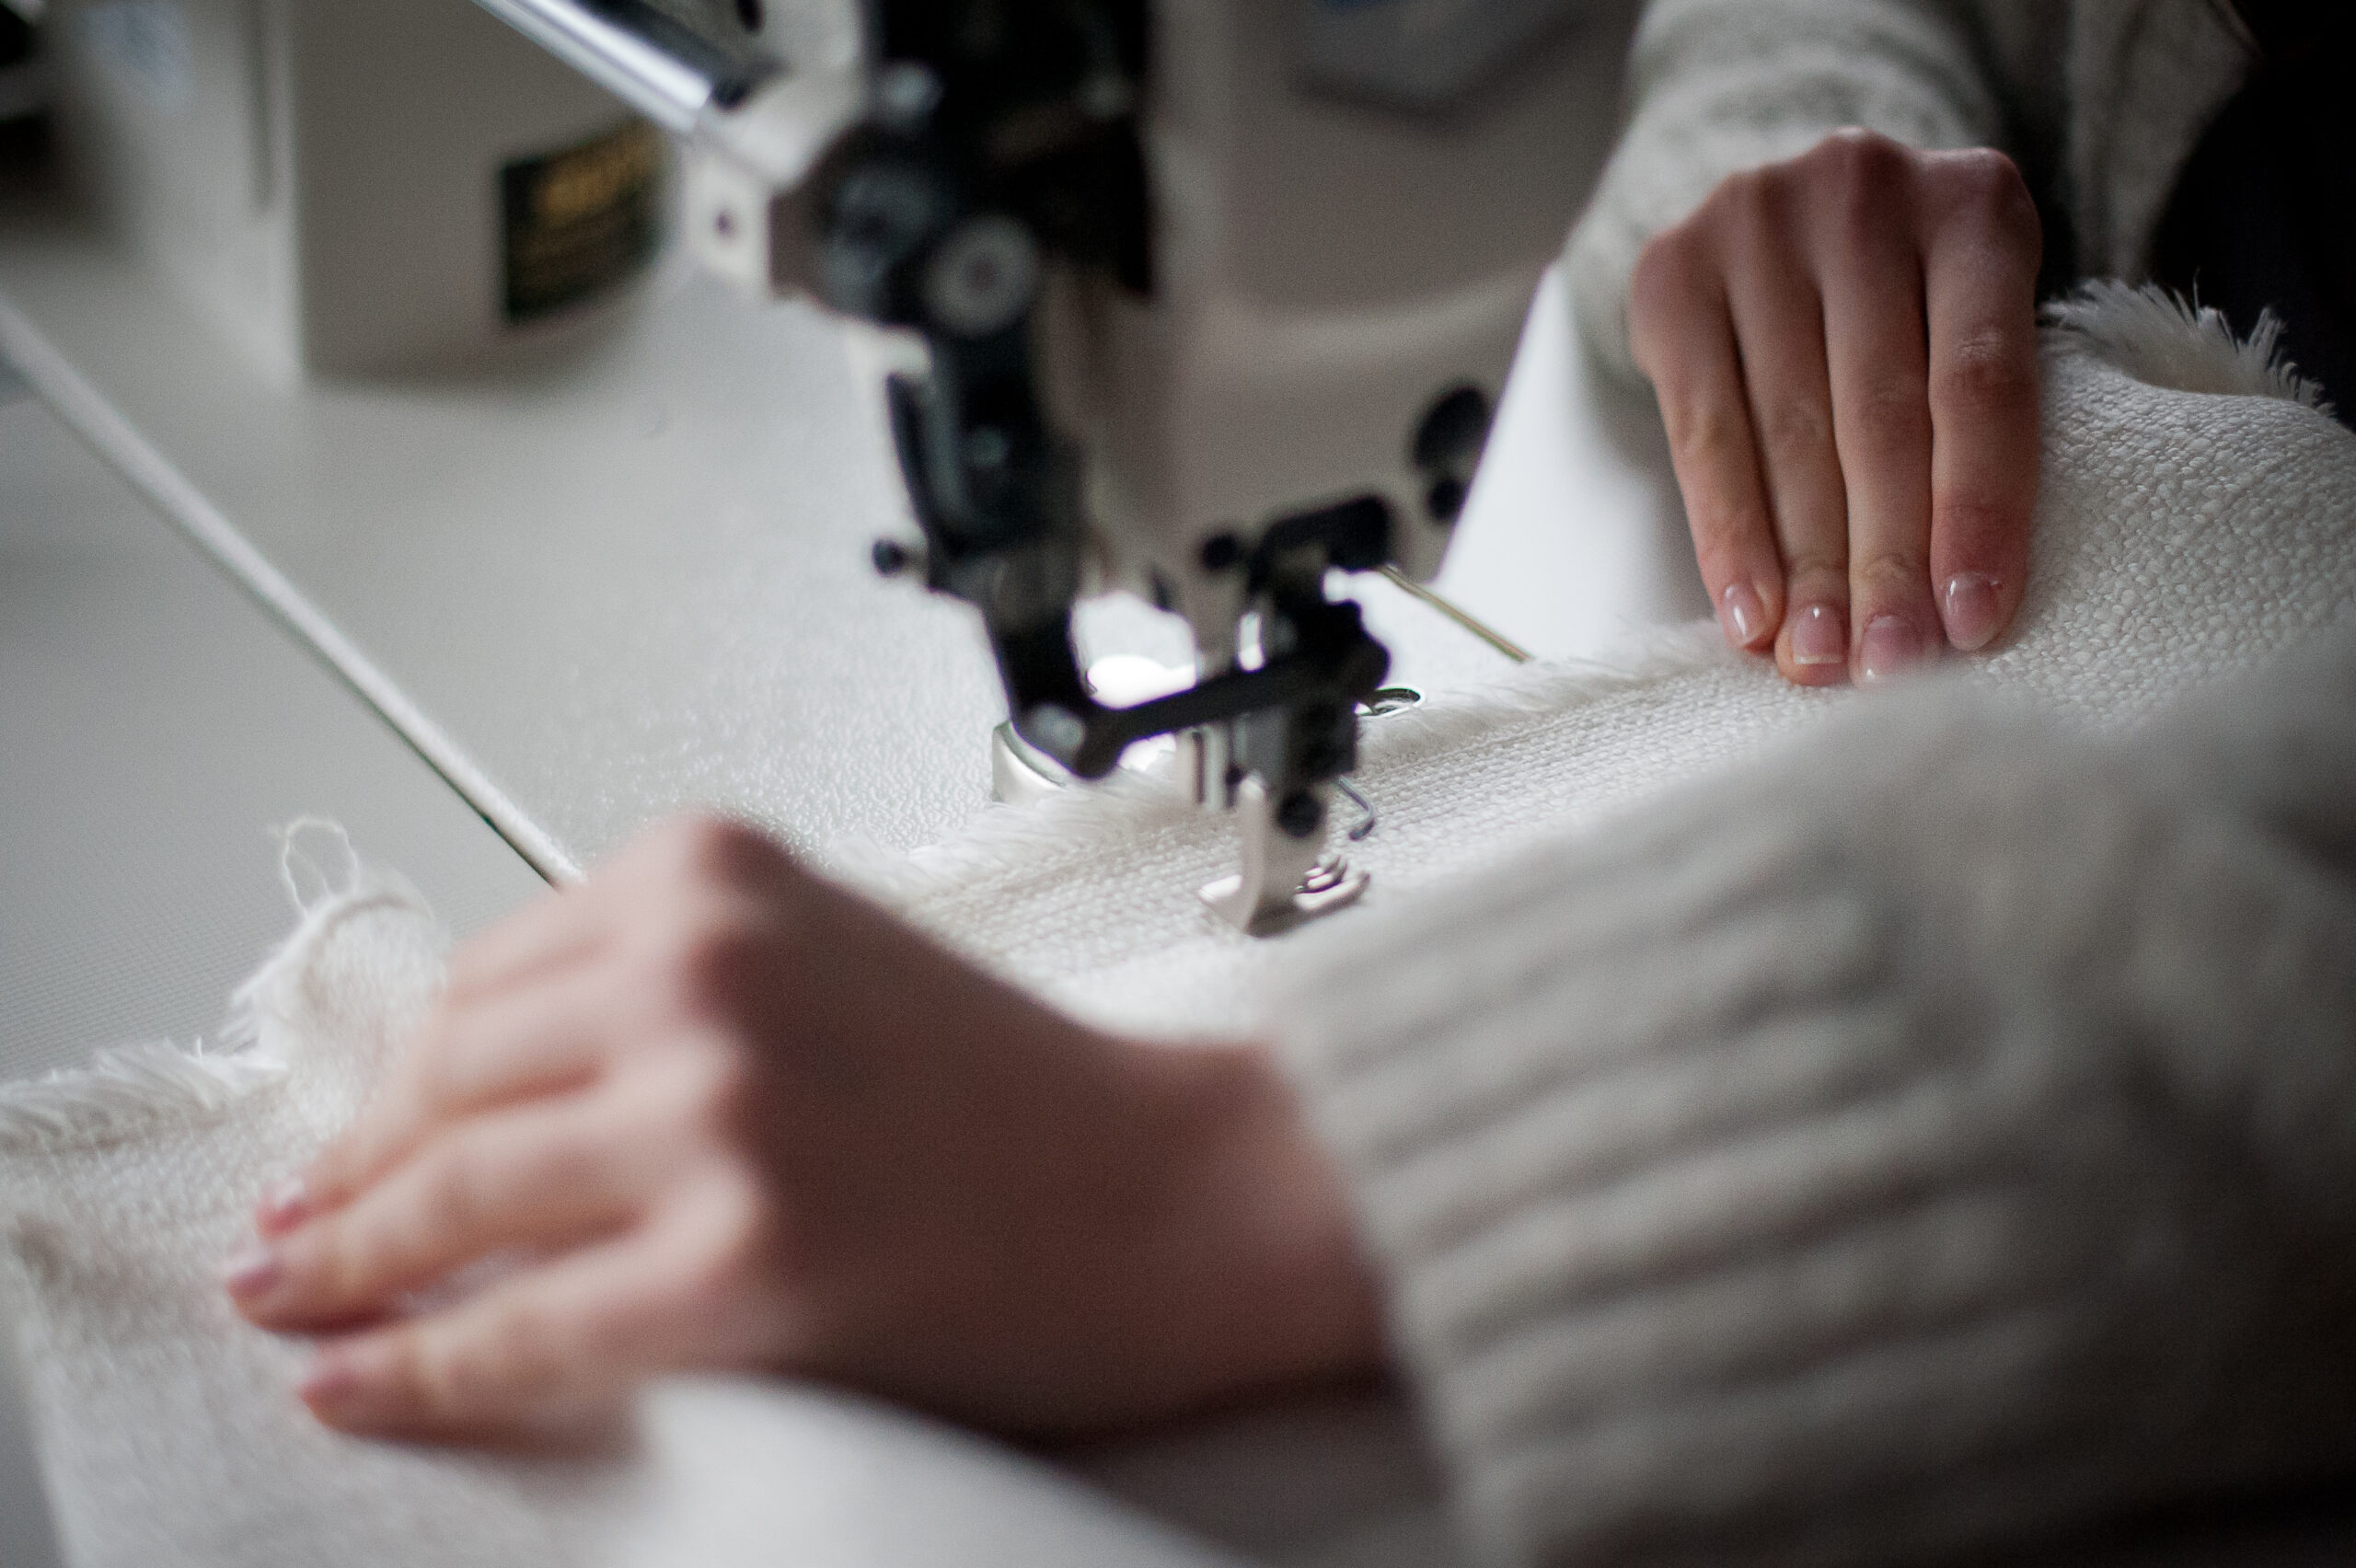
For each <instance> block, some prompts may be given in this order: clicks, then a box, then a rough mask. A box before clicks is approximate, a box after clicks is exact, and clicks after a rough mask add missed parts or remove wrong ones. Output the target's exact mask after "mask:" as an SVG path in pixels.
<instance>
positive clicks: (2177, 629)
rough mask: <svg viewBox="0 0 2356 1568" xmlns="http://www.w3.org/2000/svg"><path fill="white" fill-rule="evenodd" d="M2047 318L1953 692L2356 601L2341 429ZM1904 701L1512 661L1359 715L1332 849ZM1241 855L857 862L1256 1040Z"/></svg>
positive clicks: (1004, 944) (1690, 651) (1051, 812)
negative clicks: (2038, 372)
mask: <svg viewBox="0 0 2356 1568" xmlns="http://www.w3.org/2000/svg"><path fill="white" fill-rule="evenodd" d="M2053 314H2054V320H2055V325H2054V326H2052V327H2051V328H2050V329H2049V330H2048V332H2047V335H2046V339H2045V343H2044V349H2043V358H2044V378H2045V383H2044V384H2045V419H2044V426H2045V429H2044V449H2045V473H2044V484H2043V490H2042V491H2041V493H2040V497H2039V501H2038V519H2037V538H2036V546H2035V553H2034V559H2033V564H2032V567H2031V573H2030V582H2029V590H2028V596H2027V602H2026V603H2025V604H2024V605H2023V606H2022V610H2021V614H2020V617H2019V620H2018V622H2017V624H2016V625H2015V628H2014V630H2013V631H2012V632H2011V633H2010V634H2009V636H2008V637H2007V639H2006V640H2004V642H2003V643H2002V644H2001V645H2000V647H1999V648H1998V650H1997V651H1995V652H1993V653H1992V654H1989V655H1986V656H1983V657H1976V658H1969V659H1958V660H1956V661H1954V662H1953V664H1952V666H1951V667H1950V668H1949V669H1948V670H1947V671H1946V672H1944V673H1943V675H1942V677H1941V678H1944V679H1948V680H1959V681H1963V682H1968V683H1971V684H1974V685H1977V686H1982V687H1985V688H1987V689H1989V690H1991V691H1994V692H2001V693H2004V694H2006V695H2007V696H2009V697H2011V698H2015V699H2017V700H2019V701H2021V702H2024V703H2027V704H2032V705H2035V706H2038V707H2041V708H2045V709H2050V711H2052V712H2053V713H2054V714H2056V715H2059V716H2061V718H2062V719H2064V720H2066V721H2071V722H2073V723H2076V724H2080V725H2084V726H2086V727H2089V728H2093V729H2098V730H2104V731H2115V730H2118V729H2120V728H2123V727H2125V726H2128V725H2131V724H2132V723H2134V722H2135V721H2138V720H2141V719H2143V718H2145V717H2147V716H2149V715H2151V714H2153V713H2154V712H2156V711H2157V710H2158V709H2161V708H2162V707H2164V706H2165V704H2167V703H2168V702H2169V701H2170V700H2172V699H2174V698H2179V697H2181V696H2183V695H2184V694H2186V693H2188V692H2189V691H2192V690H2194V689H2196V688H2198V687H2200V686H2205V685H2207V684H2209V683H2210V682H2212V681H2213V680H2215V679H2217V678H2218V677H2220V676H2222V675H2224V674H2229V673H2231V672H2234V671H2235V670H2239V669H2242V668H2245V667H2246V666H2250V665H2254V664H2259V663H2265V662H2267V661H2269V659H2270V658H2272V657H2273V656H2274V655H2276V654H2278V653H2280V652H2281V651H2284V650H2286V649H2289V648H2292V647H2294V646H2296V645H2298V644H2299V643H2301V642H2302V641H2304V640H2306V639H2308V638H2310V637H2312V636H2313V635H2314V634H2315V633H2316V631H2317V630H2319V629H2320V628H2324V627H2326V626H2328V625H2329V624H2331V623H2332V622H2333V620H2334V619H2335V618H2336V617H2339V616H2340V615H2341V614H2342V613H2344V612H2345V611H2346V610H2347V609H2348V608H2349V607H2350V605H2356V437H2351V436H2350V433H2349V432H2347V431H2345V430H2343V429H2341V428H2339V426H2338V425H2336V424H2335V423H2334V422H2333V421H2331V420H2330V419H2329V418H2327V416H2326V415H2324V414H2323V413H2320V412H2318V411H2317V410H2316V408H2314V407H2313V406H2311V405H2312V404H2313V403H2314V402H2315V400H2316V396H2317V394H2316V390H2315V388H2313V387H2312V386H2308V385H2307V384H2305V383H2304V382H2303V381H2301V380H2300V379H2299V378H2298V377H2297V376H2296V375H2293V374H2291V373H2290V372H2288V371H2286V370H2284V369H2283V368H2282V367H2281V366H2279V365H2277V364H2275V363H2272V362H2271V361H2270V359H2269V356H2268V353H2267V352H2266V351H2267V348H2268V344H2267V343H2264V342H2259V343H2255V344H2248V343H2237V342H2235V340H2234V339H2233V337H2232V335H2231V333H2230V332H2229V331H2228V330H2227V329H2226V328H2225V327H2224V325H2223V322H2222V321H2221V320H2219V319H2218V318H2217V317H2215V316H2214V315H2213V313H2200V314H2198V315H2196V314H2193V313H2189V312H2188V311H2186V310H2185V309H2183V308H2182V307H2181V306H2178V305H2177V303H2176V302H2175V301H2174V300H2173V299H2172V298H2170V297H2168V296H2165V295H2164V294H2158V293H2156V292H2152V291H2142V290H2131V289H2128V288H2125V287H2122V286H2119V285H2116V284H2097V285H2093V286H2090V287H2089V288H2088V290H2087V291H2086V292H2085V294H2082V295H2080V296H2079V297H2077V298H2076V299H2074V300H2073V301H2071V302H2069V303H2067V304H2064V305H2061V306H2057V307H2056V308H2055V311H2054V313H2053ZM1918 678H1919V677H1918ZM1907 700H1909V698H1908V697H1907V696H1906V694H1904V693H1903V692H1894V693H1890V694H1888V695H1887V696H1883V695H1878V694H1865V693H1857V692H1853V691H1851V690H1849V689H1847V688H1832V689H1827V688H1816V689H1802V688H1799V687H1796V686H1789V685H1787V684H1785V683H1784V681H1783V680H1782V679H1781V678H1780V677H1778V676H1777V675H1776V674H1775V673H1774V671H1773V668H1772V667H1771V666H1769V665H1768V664H1767V663H1764V662H1763V661H1761V660H1757V659H1754V658H1749V657H1745V656H1742V655H1738V654H1736V653H1733V652H1732V651H1729V650H1727V647H1726V645H1725V642H1724V640H1723V639H1722V638H1721V637H1720V636H1719V634H1718V632H1717V631H1716V629H1715V627H1713V626H1711V625H1709V624H1707V623H1703V624H1701V625H1698V626H1694V627H1692V628H1683V629H1681V630H1679V631H1674V632H1669V633H1665V634H1662V635H1660V636H1659V637H1657V639H1656V640H1654V641H1653V643H1652V644H1651V645H1650V646H1648V647H1638V648H1634V649H1632V650H1631V651H1630V652H1629V654H1628V655H1627V656H1626V657H1625V658H1624V659H1623V660H1621V661H1618V662H1616V663H1613V664H1611V665H1602V664H1595V665H1576V664H1548V665H1532V666H1528V667H1525V668H1524V669H1522V670H1519V671H1518V672H1516V673H1514V674H1511V675H1509V676H1508V677H1507V678H1505V679H1503V680H1501V681H1499V682H1498V683H1497V684H1496V686H1494V687H1493V688H1491V689H1489V690H1488V691H1486V692H1485V693H1479V694H1471V695H1468V696H1466V697H1464V698H1455V699H1450V700H1446V701H1435V702H1433V703H1430V704H1427V705H1426V706H1425V707H1424V708H1422V709H1414V710H1410V711H1408V712H1405V713H1403V714H1398V715H1394V716H1392V717H1389V718H1383V719H1377V720H1373V721H1369V723H1368V724H1367V726H1366V732H1365V739H1364V743H1363V750H1362V754H1361V755H1362V767H1361V769H1360V772H1359V775H1358V778H1357V782H1358V785H1359V787H1360V788H1361V790H1363V791H1364V792H1365V793H1366V794H1367V795H1368V796H1369V799H1370V800H1371V801H1372V803H1373V805H1374V807H1375V810H1376V813H1377V814H1378V820H1379V824H1380V825H1379V826H1378V827H1377V829H1376V831H1375V832H1374V833H1373V834H1372V835H1371V836H1369V838H1368V839H1367V840H1366V841H1365V842H1364V843H1363V844H1360V845H1355V846H1347V849H1348V854H1349V858H1350V859H1351V861H1352V862H1353V863H1354V864H1357V865H1360V866H1363V867H1364V868H1366V869H1367V870H1369V871H1371V872H1372V874H1373V879H1374V881H1373V885H1372V887H1371V889H1370V890H1369V893H1368V894H1367V896H1366V899H1365V900H1364V906H1365V908H1366V909H1369V910H1371V909H1377V908H1380V907H1382V906H1383V905H1389V904H1392V903H1394V902H1396V901H1399V900H1404V899H1411V898H1413V897H1414V896H1415V894H1418V893H1419V892H1421V891H1423V890H1425V889H1426V888H1428V887H1431V886H1433V885H1435V884H1438V883H1440V882H1448V881H1450V880H1453V879H1456V878H1459V877H1463V876H1476V875H1478V874H1479V870H1478V869H1479V868H1480V867H1481V866H1482V865H1483V864H1484V863H1487V864H1496V863H1499V862H1501V861H1502V860H1504V859H1510V858H1511V857H1513V856H1515V855H1516V854H1517V853H1518V852H1519V850H1520V849H1522V848H1523V847H1527V846H1530V845H1533V844H1536V843H1538V842H1540V841H1542V840H1546V839H1551V838H1555V837H1559V836H1562V835H1563V834H1564V833H1565V831H1566V830H1569V829H1575V828H1576V827H1577V826H1578V825H1579V824H1588V823H1595V822H1599V821H1601V820H1603V819H1605V818H1607V817H1608V816H1609V815H1610V813H1612V812H1613V811H1614V810H1615V809H1616V808H1620V807H1623V806H1625V805H1628V804H1630V803H1631V802H1634V801H1638V800H1641V799H1643V798H1644V797H1646V795H1648V794H1651V793H1654V792H1657V790H1660V789H1661V788H1662V787H1663V786H1665V785H1667V784H1669V783H1671V782H1674V781H1677V780H1680V779H1684V778H1692V777H1696V776H1699V775H1702V774H1704V773H1707V772H1709V771H1711V770H1713V769H1715V768H1717V767H1722V766H1724V765H1726V764H1727V763H1728V762H1730V761H1731V760H1733V759H1735V758H1737V757H1738V756H1740V755H1744V754H1745V753H1749V752H1752V751H1755V750H1757V749H1758V748H1760V747H1761V745H1763V744H1766V743H1767V742H1768V741H1770V740H1771V739H1772V738H1773V737H1777V736H1781V735H1784V734H1786V733H1788V732H1794V731H1796V730H1798V729H1799V728H1801V727H1802V726H1804V725H1807V724H1810V723H1813V722H1816V721H1820V720H1823V719H1825V718H1826V717H1828V716H1830V715H1831V713H1832V712H1833V711H1834V710H1836V709H1842V708H1844V707H1847V706H1849V705H1851V704H1854V703H1860V702H1872V701H1890V702H1905V701H1907ZM1346 812H1347V807H1346V806H1344V807H1340V808H1337V815H1345V813H1346ZM1337 843H1338V837H1337ZM1234 854H1235V849H1234V843H1233V839H1232V836H1231V829H1230V827H1229V825H1228V824H1226V823H1225V822H1224V821H1222V820H1221V819H1220V818H1218V816H1216V815H1212V814H1208V813H1200V812H1196V811H1195V810H1193V809H1192V808H1191V807H1190V806H1188V805H1187V804H1185V803H1184V802H1183V801H1180V800H1179V799H1177V798H1176V797H1175V795H1174V794H1172V793H1159V792H1156V791H1155V790H1151V789H1149V788H1139V787H1132V788H1127V789H1124V790H1107V791H1103V792H1099V793H1095V794H1089V795H1074V796H1070V797H1068V798H1064V799H1059V800H1056V801H1048V802H1046V803H1045V805H1043V806H1041V807H1038V808H1034V810H1032V811H1030V812H1028V813H1017V812H1004V813H999V814H998V815H997V816H996V817H994V818H990V819H986V820H985V821H984V822H983V823H982V824H978V825H977V827H976V829H975V830H974V831H972V832H971V833H970V834H969V835H968V836H966V837H965V838H964V839H962V840H960V841H958V842H955V843H953V844H951V845H948V846H944V847H940V848H937V849H932V850H926V851H918V854H917V855H916V856H915V857H913V858H912V859H911V860H910V861H909V862H908V863H907V864H898V863H877V864H871V865H868V866H863V867H861V868H860V873H861V874H862V875H863V876H864V877H865V878H866V880H868V881H869V882H870V883H871V885H872V886H874V887H876V888H879V889H881V890H883V891H884V892H885V893H887V894H888V895H889V896H891V897H893V898H894V899H895V900H896V901H898V902H899V903H900V905H902V907H903V908H904V909H906V911H907V913H908V914H910V915H911V916H912V917H915V918H916V919H918V921H919V922H921V923H923V924H925V925H927V926H928V927H930V928H933V929H935V930H936V931H937V932H939V933H940V934H941V935H942V936H944V937H945V938H947V939H948V940H951V941H952V942H953V943H955V944H957V945H959V946H961V947H963V948H964V949H965V950H966V951H969V952H971V953H972V954H974V955H975V956H976V957H979V958H981V959H983V960H984V961H986V962H987V963H993V964H995V965H997V966H999V967H1001V968H1003V969H1004V970H1005V971H1007V972H1008V973H1010V974H1013V975H1015V976H1016V977H1018V978H1019V979H1021V980H1022V981H1024V982H1025V983H1028V984H1031V985H1034V986H1038V987H1040V988H1042V989H1044V990H1045V992H1047V993H1048V994H1049V995H1051V996H1053V997H1056V998H1057V1000H1059V1001H1060V1002H1062V1003H1063V1004H1064V1005H1066V1006H1067V1007H1069V1008H1071V1009H1074V1010H1076V1011H1078V1012H1080V1013H1081V1014H1083V1015H1085V1016H1087V1017H1090V1018H1091V1019H1095V1020H1102V1021H1103V1022H1105V1023H1107V1024H1109V1025H1113V1026H1115V1027H1120V1028H1125V1029H1132V1030H1138V1031H1143V1032H1149V1033H1174V1034H1185V1033H1191V1032H1222V1031H1227V1032H1231V1031H1235V1030H1240V1029H1245V1028H1249V1027H1251V1026H1252V1024H1253V1022H1254V1017H1253V1010H1254V1008H1255V1005H1256V1004H1255V1000H1254V998H1255V996H1256V988H1255V987H1256V980H1257V978H1258V976H1260V975H1261V974H1264V973H1265V972H1266V971H1268V970H1270V969H1272V968H1274V967H1276V966H1278V965H1280V964H1282V963H1283V962H1284V955H1285V953H1286V951H1287V950H1288V944H1287V943H1286V942H1283V941H1276V942H1262V941H1254V940H1250V939H1247V938H1244V937H1242V936H1241V935H1238V934H1237V933H1235V932H1234V931H1232V930H1230V929H1229V928H1226V927H1224V926H1222V925H1220V924H1219V923H1218V921H1216V920H1214V919H1212V918H1210V917H1208V916H1207V915H1206V914H1205V912H1204V911H1203V909H1202V907H1201V905H1199V903H1198V902H1197V901H1196V899H1195V896H1194V890H1195V888H1197V887H1199V886H1200V885H1201V884H1203V883H1204V882H1207V881H1210V880H1211V879H1213V878H1214V877H1217V876H1218V875H1220V874H1222V873H1223V872H1224V871H1226V870H1230V869H1231V861H1232V859H1233V857H1234ZM1356 914H1357V912H1353V913H1350V914H1344V915H1342V916H1339V917H1334V918H1335V919H1336V920H1338V921H1348V920H1350V919H1352V918H1354V917H1356ZM1330 923H1331V922H1329V924H1330Z"/></svg>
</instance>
